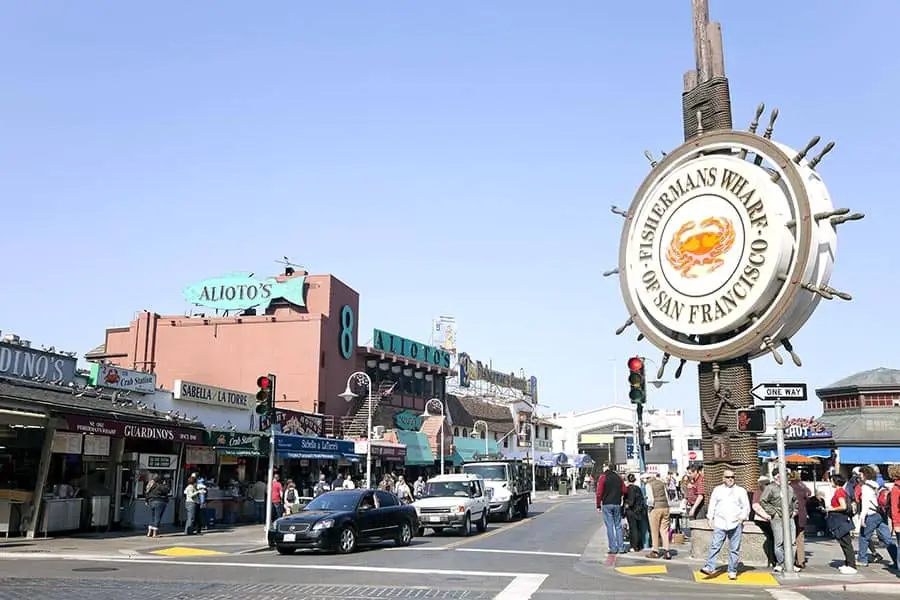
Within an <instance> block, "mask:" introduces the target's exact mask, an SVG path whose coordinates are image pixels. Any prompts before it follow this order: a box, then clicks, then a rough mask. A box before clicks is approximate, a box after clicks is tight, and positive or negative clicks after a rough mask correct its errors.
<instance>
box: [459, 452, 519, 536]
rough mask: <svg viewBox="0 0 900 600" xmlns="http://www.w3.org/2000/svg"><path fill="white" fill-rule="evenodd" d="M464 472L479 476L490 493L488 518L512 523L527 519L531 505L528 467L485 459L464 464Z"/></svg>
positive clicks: (508, 461) (510, 460)
mask: <svg viewBox="0 0 900 600" xmlns="http://www.w3.org/2000/svg"><path fill="white" fill-rule="evenodd" d="M463 473H471V474H472V475H478V476H480V477H481V478H482V479H483V480H484V483H485V485H486V486H487V487H488V489H489V490H490V505H491V508H490V516H491V517H492V518H496V517H499V518H501V519H503V520H504V521H512V520H513V519H515V518H516V516H517V515H518V516H520V517H523V518H524V517H527V516H528V507H529V505H530V504H531V468H530V467H529V465H527V464H526V463H524V462H523V461H522V460H520V459H501V460H496V459H484V460H474V461H471V462H467V463H464V464H463Z"/></svg>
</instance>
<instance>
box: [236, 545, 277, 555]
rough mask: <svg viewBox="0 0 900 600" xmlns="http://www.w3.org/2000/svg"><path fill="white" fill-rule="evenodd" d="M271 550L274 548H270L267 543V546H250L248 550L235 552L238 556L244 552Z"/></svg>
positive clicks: (252, 552)
mask: <svg viewBox="0 0 900 600" xmlns="http://www.w3.org/2000/svg"><path fill="white" fill-rule="evenodd" d="M269 550H272V548H270V547H269V546H268V545H265V546H257V547H255V548H250V549H248V550H241V551H240V552H235V553H234V554H235V555H236V556H240V555H242V554H259V553H260V552H267V551H269Z"/></svg>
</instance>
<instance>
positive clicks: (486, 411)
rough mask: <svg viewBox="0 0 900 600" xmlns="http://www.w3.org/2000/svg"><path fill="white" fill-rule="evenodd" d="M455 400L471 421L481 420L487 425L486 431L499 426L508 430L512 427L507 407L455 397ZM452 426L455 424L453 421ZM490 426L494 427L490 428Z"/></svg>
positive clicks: (474, 399)
mask: <svg viewBox="0 0 900 600" xmlns="http://www.w3.org/2000/svg"><path fill="white" fill-rule="evenodd" d="M454 397H455V396H454ZM457 400H458V401H459V403H460V405H461V406H462V408H463V410H465V411H466V412H467V413H468V414H469V415H471V417H472V419H473V421H474V420H478V419H481V420H482V421H484V422H486V423H487V424H488V429H492V430H493V429H494V428H495V427H497V426H500V425H503V426H505V427H507V429H508V428H509V427H510V426H511V425H512V422H513V419H512V413H511V412H510V411H509V407H508V406H501V405H499V404H491V403H489V402H484V401H482V400H478V399H476V398H471V397H462V398H459V397H457ZM454 424H456V422H455V421H454ZM492 425H493V426H494V427H492ZM501 429H502V427H501Z"/></svg>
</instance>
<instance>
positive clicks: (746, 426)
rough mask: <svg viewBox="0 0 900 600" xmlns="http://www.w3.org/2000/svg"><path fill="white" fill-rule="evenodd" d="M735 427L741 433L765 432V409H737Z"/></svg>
mask: <svg viewBox="0 0 900 600" xmlns="http://www.w3.org/2000/svg"><path fill="white" fill-rule="evenodd" d="M737 428H738V431H740V432H741V433H765V432H766V411H765V410H764V409H762V408H740V409H738V411H737Z"/></svg>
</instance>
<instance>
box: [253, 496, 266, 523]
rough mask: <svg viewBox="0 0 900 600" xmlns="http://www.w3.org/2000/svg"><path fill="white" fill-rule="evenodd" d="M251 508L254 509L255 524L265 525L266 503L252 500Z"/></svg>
mask: <svg viewBox="0 0 900 600" xmlns="http://www.w3.org/2000/svg"><path fill="white" fill-rule="evenodd" d="M253 508H255V509H256V522H257V523H265V522H266V501H265V500H254V501H253Z"/></svg>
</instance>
